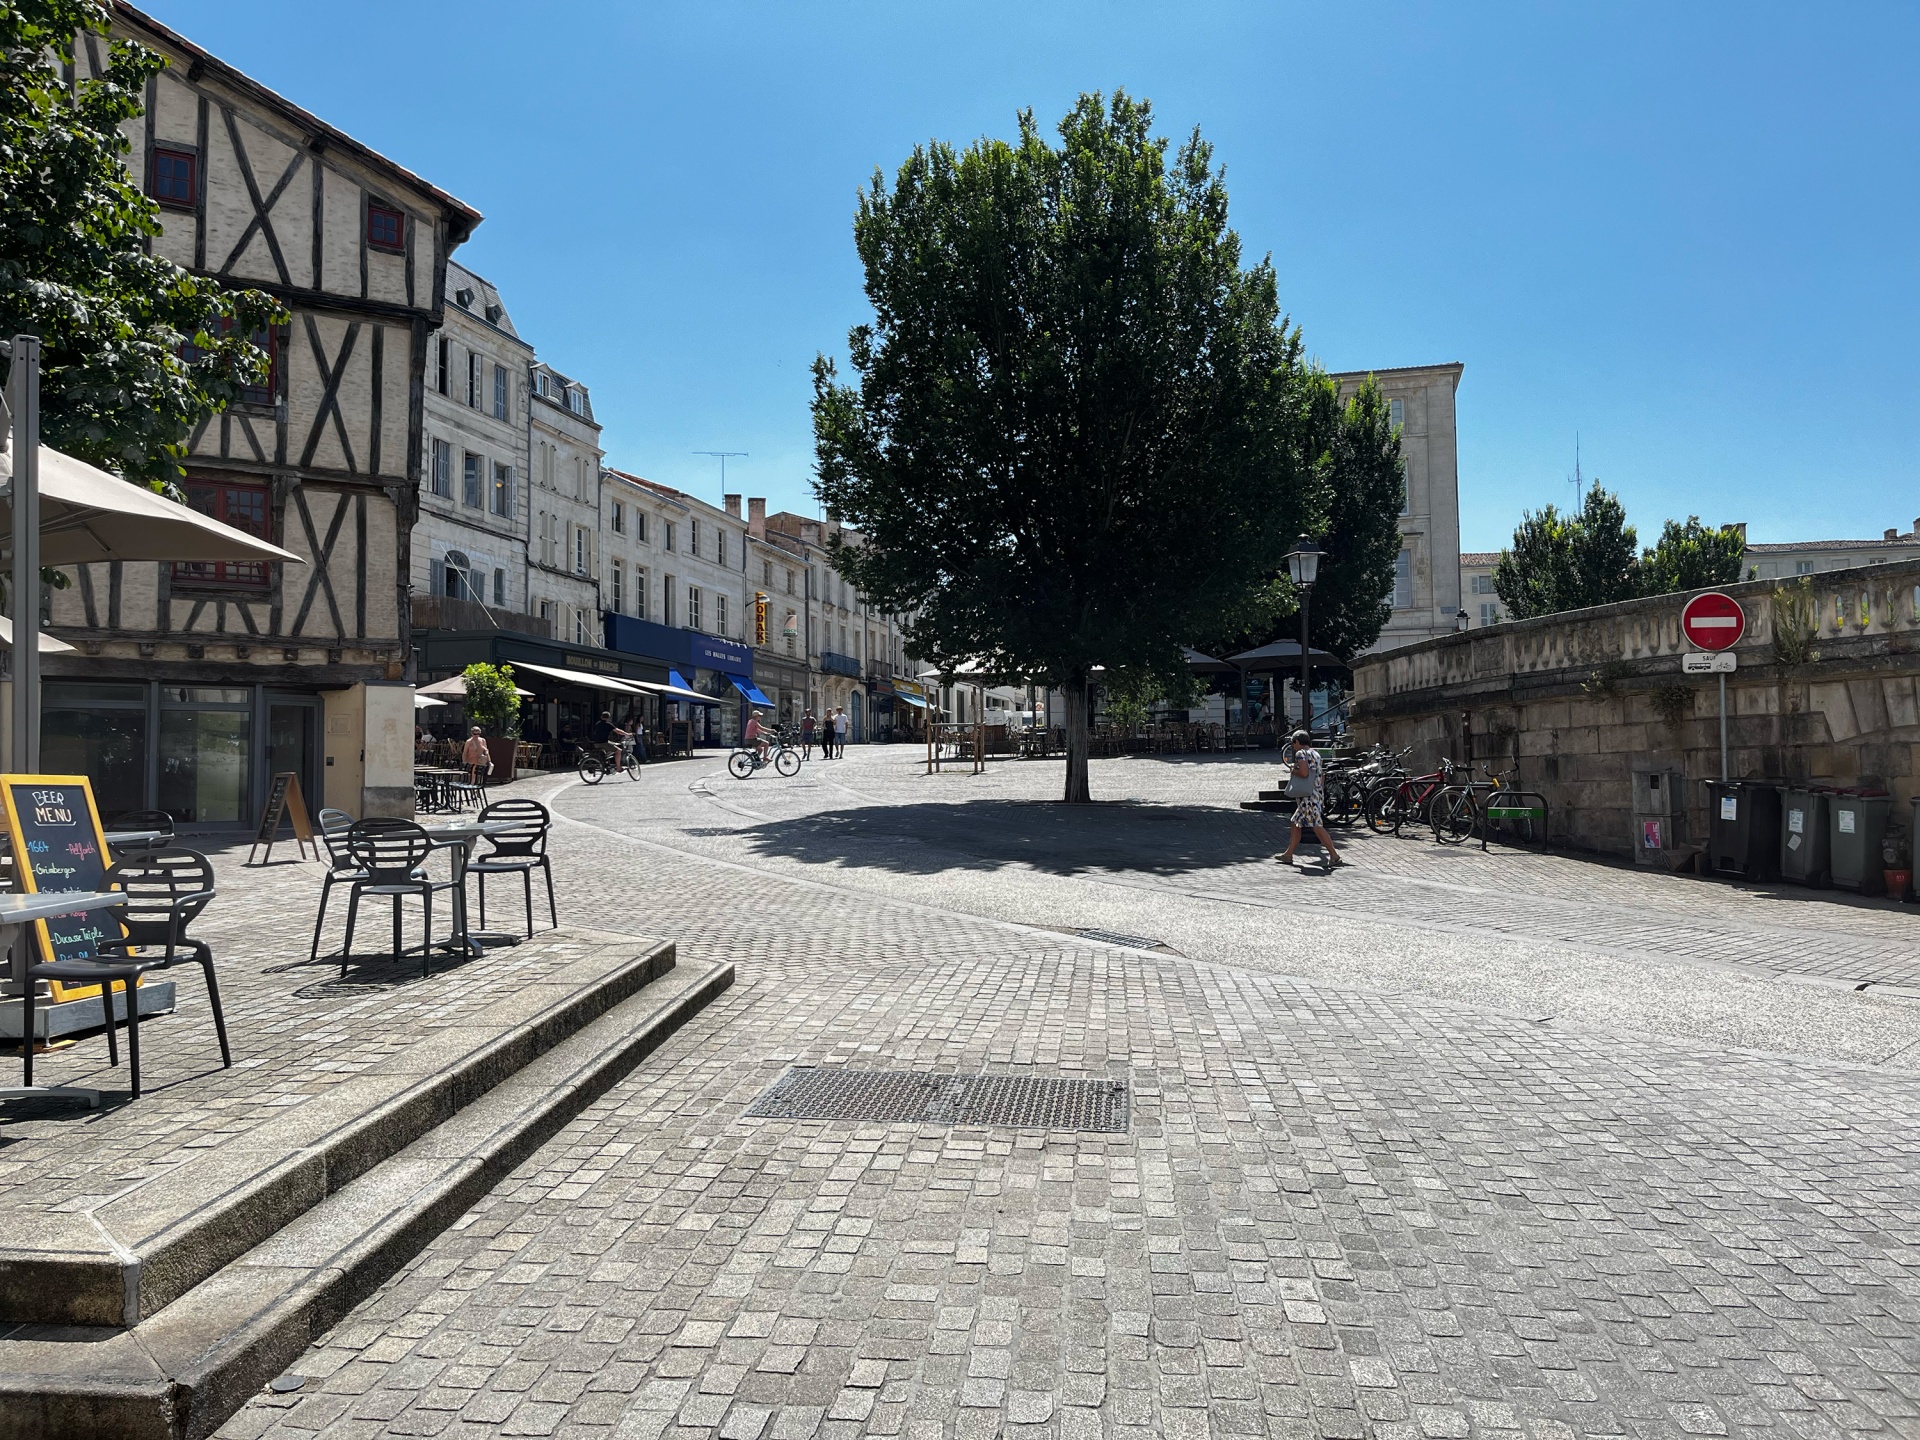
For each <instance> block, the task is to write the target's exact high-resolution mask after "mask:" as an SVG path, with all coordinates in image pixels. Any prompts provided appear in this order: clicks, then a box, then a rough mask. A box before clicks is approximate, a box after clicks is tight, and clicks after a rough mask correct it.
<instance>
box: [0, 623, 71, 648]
mask: <svg viewBox="0 0 1920 1440" xmlns="http://www.w3.org/2000/svg"><path fill="white" fill-rule="evenodd" d="M0 645H5V646H8V647H9V648H11V647H12V645H13V621H11V620H9V619H8V618H7V617H6V616H5V615H0ZM72 651H73V646H71V645H69V644H67V642H66V641H64V640H56V639H55V638H54V637H53V636H51V635H49V634H47V632H46V631H44V630H42V631H41V632H40V653H41V654H42V655H66V654H71V653H72Z"/></svg>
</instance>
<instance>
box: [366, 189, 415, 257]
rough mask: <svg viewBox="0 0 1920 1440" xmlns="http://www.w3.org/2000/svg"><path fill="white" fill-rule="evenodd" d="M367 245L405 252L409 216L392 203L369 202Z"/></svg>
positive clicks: (396, 252)
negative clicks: (377, 203)
mask: <svg viewBox="0 0 1920 1440" xmlns="http://www.w3.org/2000/svg"><path fill="white" fill-rule="evenodd" d="M367 245H368V247H369V248H371V249H374V250H387V251H390V252H392V253H394V254H403V253H405V251H406V248H407V217H406V216H405V215H402V214H401V213H400V212H399V211H398V210H395V209H394V208H393V207H392V206H391V205H376V204H374V203H373V202H372V201H368V202H367Z"/></svg>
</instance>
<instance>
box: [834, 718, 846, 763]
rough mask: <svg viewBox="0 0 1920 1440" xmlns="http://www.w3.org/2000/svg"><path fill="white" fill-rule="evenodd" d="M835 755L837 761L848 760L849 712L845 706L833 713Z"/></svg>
mask: <svg viewBox="0 0 1920 1440" xmlns="http://www.w3.org/2000/svg"><path fill="white" fill-rule="evenodd" d="M833 754H834V758H835V759H836V760H844V759H846V758H847V711H846V707H845V706H839V707H837V708H835V710H834V712H833Z"/></svg>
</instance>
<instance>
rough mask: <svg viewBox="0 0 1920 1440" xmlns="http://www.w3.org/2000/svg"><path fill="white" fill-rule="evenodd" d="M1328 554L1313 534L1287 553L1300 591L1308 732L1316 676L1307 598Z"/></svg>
mask: <svg viewBox="0 0 1920 1440" xmlns="http://www.w3.org/2000/svg"><path fill="white" fill-rule="evenodd" d="M1325 553H1326V552H1325V551H1323V550H1321V549H1320V548H1319V547H1318V546H1316V545H1315V544H1314V543H1313V537H1312V536H1310V535H1302V536H1301V537H1300V538H1299V539H1298V540H1296V541H1294V542H1293V549H1292V550H1290V551H1288V552H1287V573H1288V574H1289V575H1291V576H1292V577H1293V583H1294V585H1295V586H1297V587H1298V588H1299V591H1300V728H1301V729H1302V730H1306V731H1311V730H1312V729H1313V679H1312V671H1311V670H1310V668H1309V666H1308V664H1307V649H1308V646H1307V598H1308V596H1309V595H1311V594H1312V593H1313V582H1314V581H1315V580H1316V579H1318V578H1319V575H1320V557H1321V556H1322V555H1323V554H1325Z"/></svg>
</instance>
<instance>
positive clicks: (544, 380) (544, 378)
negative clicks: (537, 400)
mask: <svg viewBox="0 0 1920 1440" xmlns="http://www.w3.org/2000/svg"><path fill="white" fill-rule="evenodd" d="M540 394H541V397H542V398H543V399H544V398H545V397H547V396H550V395H552V394H553V377H552V376H551V375H549V374H547V372H546V371H544V370H542V371H541V372H540Z"/></svg>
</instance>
